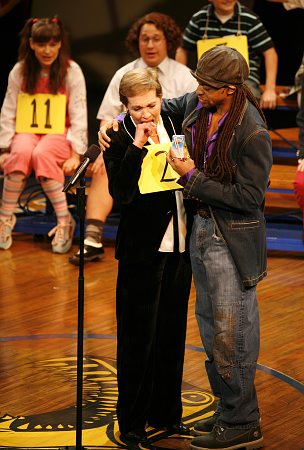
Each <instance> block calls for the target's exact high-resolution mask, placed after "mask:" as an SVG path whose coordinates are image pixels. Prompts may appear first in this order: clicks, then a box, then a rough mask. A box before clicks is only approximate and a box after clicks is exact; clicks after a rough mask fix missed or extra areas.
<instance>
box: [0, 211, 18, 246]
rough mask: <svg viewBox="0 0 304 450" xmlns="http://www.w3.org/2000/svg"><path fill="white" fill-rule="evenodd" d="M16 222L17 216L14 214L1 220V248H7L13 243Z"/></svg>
mask: <svg viewBox="0 0 304 450" xmlns="http://www.w3.org/2000/svg"><path fill="white" fill-rule="evenodd" d="M15 224H16V216H15V214H12V215H11V217H10V218H9V219H7V220H0V248H2V249H3V250H7V249H8V248H10V246H11V245H12V243H13V239H12V231H13V228H14V226H15Z"/></svg>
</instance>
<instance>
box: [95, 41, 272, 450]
mask: <svg viewBox="0 0 304 450" xmlns="http://www.w3.org/2000/svg"><path fill="white" fill-rule="evenodd" d="M248 72H249V71H248V66H247V63H246V61H245V59H244V58H243V56H242V55H241V54H240V53H239V52H238V51H236V50H234V49H232V48H229V47H226V46H218V47H214V48H212V49H210V50H208V51H207V52H205V53H204V54H203V55H202V56H201V58H200V60H199V61H198V64H197V68H196V71H195V72H192V75H193V76H194V77H195V78H196V79H197V81H198V83H199V86H198V88H197V90H196V92H192V93H190V94H186V95H184V96H182V97H179V98H176V99H172V100H166V99H163V103H162V111H163V112H164V113H167V114H170V115H171V116H172V117H173V116H176V117H181V116H182V117H184V118H185V119H184V122H183V130H184V134H185V139H186V143H187V147H188V150H189V152H190V154H191V155H192V158H188V159H187V158H186V159H185V160H179V159H178V158H176V155H175V153H174V150H173V149H171V151H170V152H169V154H168V157H167V161H168V163H169V164H171V165H172V167H173V168H174V169H175V171H176V172H177V173H178V174H179V175H180V176H181V178H180V181H179V182H180V184H181V185H182V186H184V192H183V195H184V198H186V199H192V200H194V201H195V202H196V211H197V214H196V215H195V216H194V223H193V227H192V232H191V238H190V254H191V263H192V270H193V276H194V283H195V287H196V316H197V321H198V326H199V329H200V333H201V338H202V341H203V345H204V348H205V351H206V354H207V360H206V364H205V365H206V371H207V375H208V378H209V382H210V386H211V389H212V391H213V393H214V395H215V396H216V397H217V398H218V405H217V408H216V411H215V413H214V415H213V416H212V417H211V418H209V419H205V420H201V421H200V422H198V423H197V424H196V425H195V426H194V433H195V434H196V435H198V436H197V437H195V438H194V439H193V440H192V442H191V445H190V447H191V448H192V449H194V450H201V449H235V448H240V447H246V449H253V448H260V447H261V446H262V442H263V437H262V433H261V429H260V415H259V409H258V401H257V395H256V390H255V385H254V378H255V372H256V365H257V359H258V354H259V341H260V325H259V313H258V305H257V296H256V285H257V283H258V282H259V281H261V280H262V279H263V278H264V277H265V276H266V237H265V236H266V232H265V220H264V215H263V206H264V197H265V191H266V188H267V185H268V179H269V178H268V177H269V172H270V169H271V165H272V148H271V139H270V137H269V134H268V132H267V127H266V123H265V119H264V116H263V112H262V111H261V109H260V107H259V105H258V103H257V101H256V99H255V97H254V96H253V94H252V93H251V91H250V90H249V88H248V87H247V86H246V85H245V81H246V79H247V77H248ZM111 126H112V122H110V123H107V124H105V125H104V126H103V127H101V129H100V134H99V144H100V146H101V148H102V149H103V150H106V149H107V148H108V147H109V142H110V140H111V139H110V138H109V137H108V136H107V134H106V130H107V128H109V127H111ZM116 127H117V124H115V123H113V128H116Z"/></svg>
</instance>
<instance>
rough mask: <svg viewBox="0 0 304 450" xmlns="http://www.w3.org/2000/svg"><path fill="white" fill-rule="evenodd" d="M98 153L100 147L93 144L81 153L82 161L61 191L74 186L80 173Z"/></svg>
mask: <svg viewBox="0 0 304 450" xmlns="http://www.w3.org/2000/svg"><path fill="white" fill-rule="evenodd" d="M100 153H101V150H100V148H99V147H98V146H97V145H95V144H93V145H91V146H90V147H89V148H88V150H87V151H86V152H85V154H84V155H83V161H82V163H81V164H80V166H79V167H78V169H76V172H75V173H74V174H73V175H72V176H71V178H70V179H69V180H68V182H67V183H66V184H65V186H64V188H63V192H66V191H67V190H68V189H69V188H70V187H71V186H74V184H75V183H76V182H77V180H78V178H79V177H80V175H81V174H82V173H83V172H85V171H86V169H87V167H88V165H89V164H90V163H93V162H94V161H95V160H96V159H97V157H98V156H99V155H100Z"/></svg>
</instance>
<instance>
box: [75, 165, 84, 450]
mask: <svg viewBox="0 0 304 450" xmlns="http://www.w3.org/2000/svg"><path fill="white" fill-rule="evenodd" d="M84 174H85V171H84V172H83V173H82V174H81V175H80V183H79V185H78V186H77V188H76V192H77V199H78V201H77V207H78V217H79V274H78V333H77V397H76V450H82V448H83V447H82V397H83V328H84V221H85V176H84Z"/></svg>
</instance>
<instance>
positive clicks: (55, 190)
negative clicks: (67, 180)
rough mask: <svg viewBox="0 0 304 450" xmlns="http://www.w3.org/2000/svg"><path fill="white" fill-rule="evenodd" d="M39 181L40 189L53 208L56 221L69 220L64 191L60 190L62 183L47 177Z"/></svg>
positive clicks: (63, 221) (64, 221)
mask: <svg viewBox="0 0 304 450" xmlns="http://www.w3.org/2000/svg"><path fill="white" fill-rule="evenodd" d="M40 182H41V186H42V189H43V190H44V192H45V194H46V195H47V197H48V199H49V200H50V202H51V204H52V206H53V208H54V211H55V214H56V217H57V221H58V223H66V222H69V221H70V218H71V215H70V213H69V208H68V203H67V199H66V195H65V192H62V187H63V186H62V184H61V183H59V181H56V180H51V179H49V178H47V179H41V180H40Z"/></svg>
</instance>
